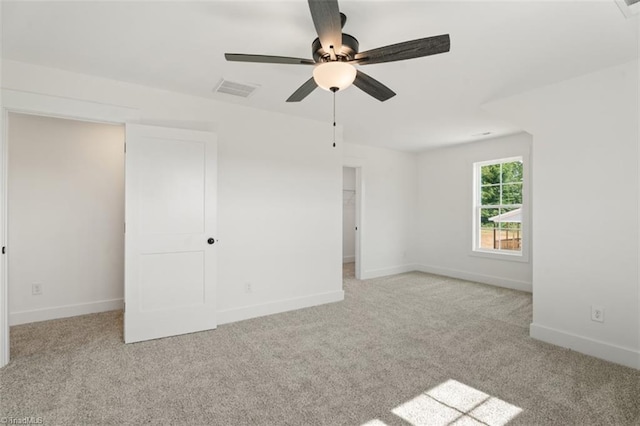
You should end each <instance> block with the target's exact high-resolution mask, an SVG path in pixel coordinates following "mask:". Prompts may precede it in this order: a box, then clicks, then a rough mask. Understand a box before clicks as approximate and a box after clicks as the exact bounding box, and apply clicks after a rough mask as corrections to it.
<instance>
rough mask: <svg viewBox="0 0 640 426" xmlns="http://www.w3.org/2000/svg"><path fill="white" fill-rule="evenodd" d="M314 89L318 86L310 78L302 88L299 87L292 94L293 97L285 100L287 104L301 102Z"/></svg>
mask: <svg viewBox="0 0 640 426" xmlns="http://www.w3.org/2000/svg"><path fill="white" fill-rule="evenodd" d="M316 87H318V85H317V84H316V81H315V80H314V79H313V77H311V78H310V79H309V80H307V81H306V82H305V83H304V84H303V85H302V86H300V87H299V88H298V90H296V91H295V92H293V95H291V96H289V99H287V102H300V101H301V100H303V99H304V98H306V97H307V96H308V95H309V94H310V93H311V92H313V91H314V90H315V88H316Z"/></svg>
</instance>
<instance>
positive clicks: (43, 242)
mask: <svg viewBox="0 0 640 426" xmlns="http://www.w3.org/2000/svg"><path fill="white" fill-rule="evenodd" d="M8 141H9V157H8V160H9V164H8V172H9V175H8V194H9V195H8V221H9V222H8V223H9V226H8V247H9V248H10V250H9V252H8V255H7V257H8V262H9V263H8V265H9V284H10V285H9V295H10V305H9V313H10V316H11V324H22V323H25V322H33V321H41V320H45V319H51V318H60V317H65V316H73V315H80V314H83V313H87V312H100V311H105V310H113V309H121V308H122V298H123V290H124V281H123V271H124V234H123V231H124V230H123V224H124V126H118V125H110V124H99V123H87V122H80V121H72V120H61V119H56V118H45V117H38V116H31V115H24V114H10V116H9V126H8ZM33 284H40V285H41V286H42V294H41V295H33V294H32V285H33Z"/></svg>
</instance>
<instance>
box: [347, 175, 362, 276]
mask: <svg viewBox="0 0 640 426" xmlns="http://www.w3.org/2000/svg"><path fill="white" fill-rule="evenodd" d="M361 180H362V178H361V168H360V167H346V166H345V167H343V168H342V268H343V269H342V270H343V278H345V279H360V263H361V262H360V219H359V218H360V211H361V200H362V191H361V186H362V185H361Z"/></svg>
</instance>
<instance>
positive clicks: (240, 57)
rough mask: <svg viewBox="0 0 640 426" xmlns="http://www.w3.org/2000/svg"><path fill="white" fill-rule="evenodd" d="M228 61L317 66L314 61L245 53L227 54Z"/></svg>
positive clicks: (225, 55)
mask: <svg viewBox="0 0 640 426" xmlns="http://www.w3.org/2000/svg"><path fill="white" fill-rule="evenodd" d="M224 57H225V58H226V59H227V61H233V62H259V63H264V64H292V65H315V61H314V60H313V59H303V58H291V57H288V56H269V55H245V54H243V53H225V54H224Z"/></svg>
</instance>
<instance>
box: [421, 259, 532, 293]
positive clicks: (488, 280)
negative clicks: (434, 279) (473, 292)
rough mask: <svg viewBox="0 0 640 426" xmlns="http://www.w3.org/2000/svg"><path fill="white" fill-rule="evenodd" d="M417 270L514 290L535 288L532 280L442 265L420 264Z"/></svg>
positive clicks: (530, 291) (527, 290) (529, 290)
mask: <svg viewBox="0 0 640 426" xmlns="http://www.w3.org/2000/svg"><path fill="white" fill-rule="evenodd" d="M416 270H417V271H421V272H426V273H429V274H436V275H444V276H447V277H451V278H458V279H461V280H467V281H475V282H478V283H483V284H489V285H494V286H498V287H505V288H510V289H513V290H520V291H526V292H529V293H532V290H533V286H532V285H531V283H530V282H527V281H519V280H512V279H509V278H503V277H496V276H493V275H483V274H477V273H474V272H467V271H459V270H457V269H448V268H440V267H437V266H431V265H418V266H417V267H416Z"/></svg>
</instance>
